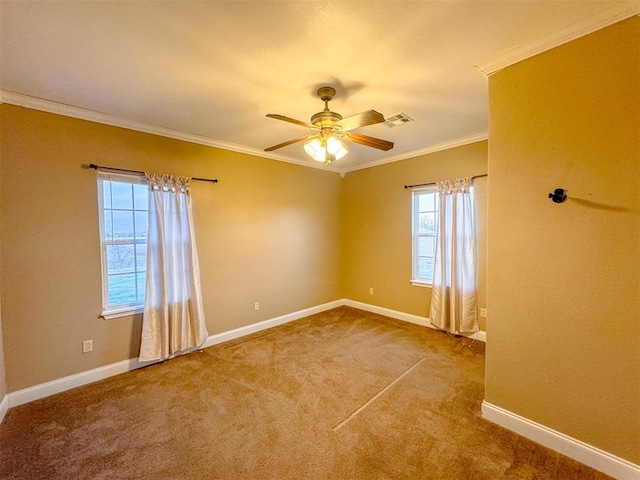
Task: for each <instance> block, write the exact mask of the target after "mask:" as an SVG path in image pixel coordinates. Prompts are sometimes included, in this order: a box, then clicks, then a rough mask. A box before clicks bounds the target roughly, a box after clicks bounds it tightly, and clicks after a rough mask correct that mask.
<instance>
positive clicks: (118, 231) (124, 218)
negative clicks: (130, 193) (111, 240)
mask: <svg viewBox="0 0 640 480" xmlns="http://www.w3.org/2000/svg"><path fill="white" fill-rule="evenodd" d="M112 215H113V236H114V237H115V238H120V239H124V238H131V239H133V211H132V210H131V211H128V212H127V211H120V210H113V213H112Z"/></svg>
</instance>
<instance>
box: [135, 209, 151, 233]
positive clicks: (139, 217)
mask: <svg viewBox="0 0 640 480" xmlns="http://www.w3.org/2000/svg"><path fill="white" fill-rule="evenodd" d="M135 216H136V217H135V218H136V238H147V230H148V226H147V224H148V222H149V214H148V213H147V212H135Z"/></svg>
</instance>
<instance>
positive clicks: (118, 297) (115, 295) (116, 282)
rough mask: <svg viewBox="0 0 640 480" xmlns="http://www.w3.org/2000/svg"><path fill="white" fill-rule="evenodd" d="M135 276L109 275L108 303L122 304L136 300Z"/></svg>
mask: <svg viewBox="0 0 640 480" xmlns="http://www.w3.org/2000/svg"><path fill="white" fill-rule="evenodd" d="M135 282H136V276H135V274H133V273H132V274H128V275H109V305H122V304H123V303H133V302H135V301H136V286H135Z"/></svg>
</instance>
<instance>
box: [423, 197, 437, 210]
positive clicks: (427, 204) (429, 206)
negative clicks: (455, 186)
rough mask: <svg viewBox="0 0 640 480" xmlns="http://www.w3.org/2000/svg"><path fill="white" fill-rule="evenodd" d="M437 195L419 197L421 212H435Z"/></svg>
mask: <svg viewBox="0 0 640 480" xmlns="http://www.w3.org/2000/svg"><path fill="white" fill-rule="evenodd" d="M435 196H436V194H435V193H423V194H421V195H419V204H420V206H419V209H420V210H419V211H421V212H433V211H434V210H435V203H434V202H435Z"/></svg>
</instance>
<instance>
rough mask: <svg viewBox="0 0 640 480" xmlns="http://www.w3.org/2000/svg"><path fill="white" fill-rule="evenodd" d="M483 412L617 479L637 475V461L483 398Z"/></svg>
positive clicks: (634, 478)
mask: <svg viewBox="0 0 640 480" xmlns="http://www.w3.org/2000/svg"><path fill="white" fill-rule="evenodd" d="M482 416H483V418H485V419H487V420H489V421H491V422H493V423H497V424H498V425H500V426H501V427H504V428H507V429H509V430H511V431H513V432H516V433H518V434H520V435H522V436H523V437H526V438H528V439H529V440H533V441H534V442H536V443H539V444H540V445H543V446H545V447H548V448H551V449H552V450H555V451H556V452H559V453H561V454H563V455H566V456H567V457H570V458H573V459H574V460H577V461H578V462H581V463H584V464H585V465H588V466H590V467H592V468H595V469H596V470H599V471H601V472H603V473H606V474H607V475H610V476H612V477H614V478H617V479H618V480H638V479H639V478H640V466H639V465H636V464H634V463H631V462H629V461H627V460H624V459H622V458H619V457H616V456H615V455H612V454H610V453H608V452H605V451H604V450H600V449H599V448H596V447H594V446H592V445H589V444H588V443H584V442H582V441H580V440H576V439H575V438H572V437H570V436H568V435H565V434H564V433H560V432H557V431H555V430H553V429H551V428H549V427H545V426H544V425H541V424H539V423H536V422H534V421H532V420H529V419H527V418H525V417H521V416H520V415H517V414H515V413H512V412H510V411H508V410H505V409H503V408H500V407H497V406H495V405H492V404H490V403H488V402H486V401H483V402H482Z"/></svg>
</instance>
